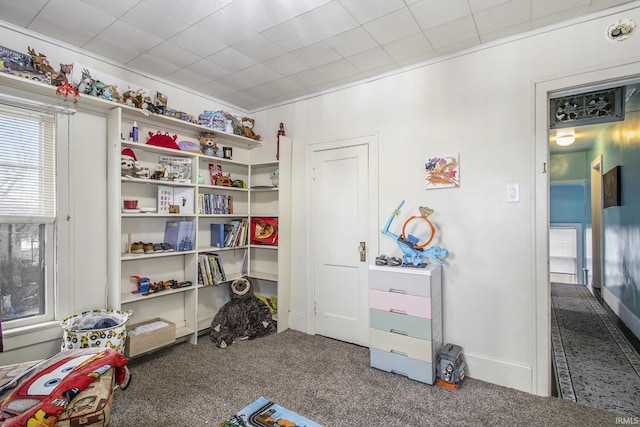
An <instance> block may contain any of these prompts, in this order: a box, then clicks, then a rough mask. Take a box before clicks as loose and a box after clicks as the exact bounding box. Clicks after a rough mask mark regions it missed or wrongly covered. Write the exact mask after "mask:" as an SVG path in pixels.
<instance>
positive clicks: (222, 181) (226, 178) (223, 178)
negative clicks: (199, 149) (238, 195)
mask: <svg viewBox="0 0 640 427" xmlns="http://www.w3.org/2000/svg"><path fill="white" fill-rule="evenodd" d="M232 183H233V181H231V175H230V174H227V175H218V176H216V184H215V185H220V186H224V187H231V184H232Z"/></svg>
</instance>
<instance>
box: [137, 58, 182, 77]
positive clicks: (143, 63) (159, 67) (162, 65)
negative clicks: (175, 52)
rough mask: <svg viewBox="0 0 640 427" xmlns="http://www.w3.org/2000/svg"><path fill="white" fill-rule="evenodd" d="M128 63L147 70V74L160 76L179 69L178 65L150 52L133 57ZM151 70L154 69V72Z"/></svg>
mask: <svg viewBox="0 0 640 427" xmlns="http://www.w3.org/2000/svg"><path fill="white" fill-rule="evenodd" d="M127 65H130V66H131V67H133V68H137V69H138V70H147V71H146V73H145V74H147V75H151V76H160V77H164V76H166V75H168V74H171V73H173V72H174V71H176V70H177V69H178V66H177V65H174V64H173V63H171V62H169V61H166V60H164V59H163V58H157V57H155V56H153V55H148V54H142V55H140V56H138V57H137V58H134V59H132V60H131V61H129V62H128V63H127ZM149 70H153V72H151V71H149Z"/></svg>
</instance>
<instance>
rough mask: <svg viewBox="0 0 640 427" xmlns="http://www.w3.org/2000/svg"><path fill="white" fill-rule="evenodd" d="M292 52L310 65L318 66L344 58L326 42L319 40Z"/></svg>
mask: <svg viewBox="0 0 640 427" xmlns="http://www.w3.org/2000/svg"><path fill="white" fill-rule="evenodd" d="M291 54H292V55H293V56H295V57H296V58H298V59H299V60H300V61H302V62H304V63H305V64H307V65H309V66H310V67H318V66H320V65H323V64H327V63H329V62H332V61H336V60H338V59H340V58H342V56H341V55H340V54H339V53H338V52H336V51H335V50H333V48H331V46H329V45H328V44H326V43H325V42H317V43H314V44H312V45H309V46H306V47H303V48H301V49H297V50H294V51H293V52H291Z"/></svg>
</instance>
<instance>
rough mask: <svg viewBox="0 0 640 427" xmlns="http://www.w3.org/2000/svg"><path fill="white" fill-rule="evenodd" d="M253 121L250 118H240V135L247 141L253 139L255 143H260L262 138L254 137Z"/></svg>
mask: <svg viewBox="0 0 640 427" xmlns="http://www.w3.org/2000/svg"><path fill="white" fill-rule="evenodd" d="M255 124H256V123H255V120H253V119H252V118H251V117H243V118H242V134H243V135H244V136H245V137H246V138H249V139H253V140H255V141H260V139H261V138H262V137H261V136H260V135H256V133H255V132H254V131H253V127H254V126H255Z"/></svg>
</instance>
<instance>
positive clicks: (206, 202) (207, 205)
mask: <svg viewBox="0 0 640 427" xmlns="http://www.w3.org/2000/svg"><path fill="white" fill-rule="evenodd" d="M198 210H199V212H200V214H201V215H203V214H204V215H211V214H232V213H233V196H227V195H225V194H206V193H200V194H198Z"/></svg>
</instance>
